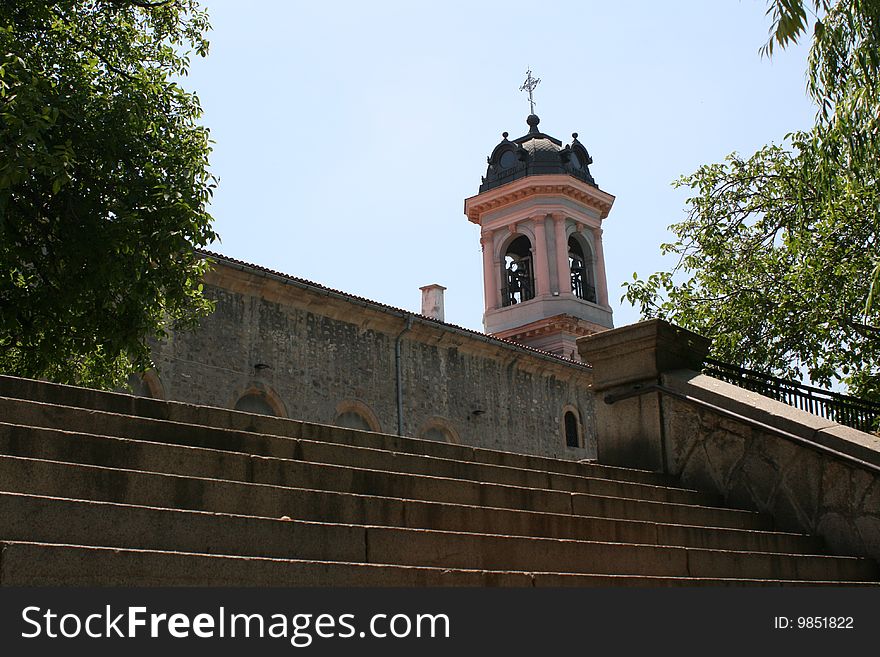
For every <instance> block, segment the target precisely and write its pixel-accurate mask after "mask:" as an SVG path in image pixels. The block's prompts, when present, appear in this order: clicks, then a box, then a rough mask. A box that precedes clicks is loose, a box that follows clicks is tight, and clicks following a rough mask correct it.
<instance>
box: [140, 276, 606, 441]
mask: <svg viewBox="0 0 880 657" xmlns="http://www.w3.org/2000/svg"><path fill="white" fill-rule="evenodd" d="M206 282H207V285H206V291H207V294H208V295H209V296H210V297H211V298H213V299H214V300H215V301H216V310H215V312H214V313H213V314H211V315H210V316H209V317H206V318H205V319H203V320H202V322H201V324H200V326H199V328H198V330H196V331H195V332H191V333H178V334H175V335H174V336H173V337H172V338H171V339H170V340H168V341H165V342H162V343H160V344H158V345H156V346H155V349H154V359H155V361H156V368H157V373H158V376H159V379H160V380H161V386H162V388H163V389H164V392H165V395H166V397H167V398H168V399H178V400H184V401H187V402H191V403H195V404H208V405H212V406H220V407H225V408H233V407H234V406H235V404H236V402H237V401H238V400H239V399H240V398H242V397H243V396H247V395H248V394H252V395H258V396H261V398H264V399H266V400H267V402H268V404H269V405H270V406H271V407H273V408H275V409H276V410H277V414H280V415H286V416H287V417H291V418H296V419H300V420H306V421H310V422H320V423H327V424H334V423H336V421H337V417H338V416H339V414H340V411H339V409H340V405H341V404H355V405H357V406H358V407H359V408H366V409H368V410H369V414H371V415H372V417H373V418H375V422H376V425H377V426H374V427H372V428H373V429H374V430H378V431H383V432H387V433H396V431H397V422H398V418H397V385H396V364H395V343H396V341H397V339H398V336H400V354H401V375H402V382H401V383H402V385H401V388H402V393H403V434H404V435H407V436H417V435H418V434H419V431H420V429H423V428H424V427H427V426H432V422H433V423H434V425H436V424H437V422H438V421H439V422H442V424H443V425H444V426H447V427H450V428H451V432H450V433H451V434H454V435H450V437H449V439H450V440H457V441H459V442H460V443H462V444H466V445H474V446H479V447H485V448H490V449H503V450H508V451H515V452H522V453H529V454H537V455H544V456H553V457H560V458H572V459H583V458H594V457H595V455H596V439H595V425H596V423H595V420H594V396H593V393H592V391H591V390H590V389H589V385H590V382H591V375H590V370H589V368H587V367H585V366H583V365H580V364H577V363H572V362H569V361H565V360H563V359H560V358H556V357H553V356H550V355H547V354H542V353H538V352H535V351H530V350H528V349H525V348H522V347H518V346H515V345H512V344H509V343H505V342H502V341H498V340H493V339H491V338H487V337H485V336H481V335H479V334H475V333H471V332H467V331H465V330H462V329H456V328H455V327H449V326H448V325H443V324H440V323H438V322H434V321H431V320H428V319H426V318H421V317H419V316H417V315H407V314H405V313H403V312H402V311H398V310H396V309H390V308H387V307H385V306H382V305H381V304H377V303H373V302H366V301H363V300H355V299H352V298H346V297H345V296H344V295H341V294H335V295H334V294H328V293H327V291H324V290H322V289H320V288H317V289H312V288H309V286H308V285H305V284H303V282H301V281H294V280H287V281H285V279H284V278H283V277H280V276H277V277H266V276H264V275H260V272H259V271H251V270H249V269H248V268H246V267H244V266H242V267H241V268H234V267H231V266H230V265H229V264H227V263H220V264H218V265H217V267H216V268H215V270H214V271H213V272H211V273H210V274H209V275H208V277H207V279H206ZM408 322H412V323H411V325H410V328H407V326H408ZM566 407H573V408H574V409H576V410H577V415H578V418H579V420H580V423H581V426H582V433H583V436H584V444H583V445H582V446H581V447H577V448H571V447H567V446H566V441H565V436H564V432H563V427H562V416H563V413H564V408H566Z"/></svg>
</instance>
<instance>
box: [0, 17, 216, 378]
mask: <svg viewBox="0 0 880 657" xmlns="http://www.w3.org/2000/svg"><path fill="white" fill-rule="evenodd" d="M208 28H209V25H208V21H207V16H206V14H205V12H204V11H203V10H201V9H200V8H199V6H198V3H197V0H166V1H159V0H156V1H153V2H148V1H136V0H55V1H53V0H16V2H4V3H2V5H0V371H2V372H4V373H7V374H14V375H19V376H28V377H39V378H47V379H50V380H55V381H59V382H68V383H80V384H90V385H98V386H104V387H109V386H114V385H118V384H119V383H120V382H121V381H124V379H125V376H126V375H127V374H128V373H129V372H131V371H132V370H143V369H145V368H147V367H149V365H150V356H149V353H150V349H149V340H150V339H152V338H161V337H163V336H164V335H165V332H166V330H167V328H168V327H169V326H188V325H191V324H192V323H193V322H195V321H197V319H198V317H199V316H201V315H203V314H204V313H206V312H207V311H208V310H209V308H210V304H209V303H208V301H207V300H205V299H203V298H202V296H201V284H200V280H201V277H202V274H203V272H204V268H205V266H206V265H205V263H204V262H203V260H202V259H201V258H200V257H199V256H198V254H197V253H195V251H194V247H199V246H204V245H206V244H208V243H210V242H211V241H213V240H214V239H215V238H216V235H215V233H214V232H213V230H212V229H211V221H212V220H211V216H210V215H209V214H208V212H207V204H208V202H209V199H210V197H211V194H212V191H213V188H214V185H215V180H214V178H213V177H212V176H211V174H210V173H209V172H208V168H207V167H208V154H209V152H210V146H209V137H208V130H207V129H206V128H204V127H202V126H200V125H199V124H198V123H197V120H198V118H199V117H200V115H201V109H200V106H199V101H198V98H197V97H196V96H195V95H194V94H192V93H188V92H186V91H185V90H183V89H182V88H181V86H180V85H179V84H178V82H177V80H178V79H179V78H181V77H183V76H185V75H186V73H187V69H188V66H189V57H190V55H191V54H192V53H193V52H194V53H196V54H198V55H200V56H204V55H205V54H206V53H207V50H208V43H207V41H206V40H205V33H206V31H207V29H208Z"/></svg>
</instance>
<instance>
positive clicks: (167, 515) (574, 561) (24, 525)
mask: <svg viewBox="0 0 880 657" xmlns="http://www.w3.org/2000/svg"><path fill="white" fill-rule="evenodd" d="M0 540H3V541H7V540H9V541H24V542H39V543H55V544H64V543H67V544H76V545H92V546H94V547H119V548H136V549H148V550H159V551H168V552H190V553H201V554H216V555H223V556H252V557H272V558H284V559H297V560H311V561H314V560H321V561H340V562H346V563H372V564H388V565H395V566H400V565H404V566H428V567H438V568H456V569H477V570H517V571H529V572H532V571H540V572H550V571H552V572H560V573H581V574H613V575H645V576H662V577H691V576H693V577H708V578H717V577H733V578H739V579H775V578H783V579H793V580H835V581H853V580H855V581H862V580H866V579H870V578H873V577H876V576H877V566H876V564H874V563H873V562H872V561H870V560H867V559H858V558H853V557H831V556H816V555H803V554H801V555H793V554H768V553H762V552H738V551H724V550H706V549H697V548H682V547H671V546H649V545H635V544H629V543H605V542H596V541H582V540H571V539H548V538H533V537H521V536H503V535H487V534H481V533H460V532H440V531H433V530H424V529H401V528H393V527H376V526H360V525H341V524H332V523H315V522H303V521H298V520H273V519H266V518H253V517H242V516H230V515H219V514H211V513H193V512H184V511H176V510H167V509H153V508H145V507H137V506H121V505H108V504H98V503H94V502H76V501H71V500H58V499H52V498H45V497H43V498H38V497H28V496H8V495H7V496H2V497H0Z"/></svg>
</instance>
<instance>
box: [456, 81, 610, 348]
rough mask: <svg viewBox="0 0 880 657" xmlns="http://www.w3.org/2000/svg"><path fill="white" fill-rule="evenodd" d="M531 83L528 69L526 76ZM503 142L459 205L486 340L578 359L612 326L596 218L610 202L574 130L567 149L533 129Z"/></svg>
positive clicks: (533, 120) (534, 123)
mask: <svg viewBox="0 0 880 657" xmlns="http://www.w3.org/2000/svg"><path fill="white" fill-rule="evenodd" d="M529 81H531V82H532V83H533V85H532V87H531V89H529V91H530V96H531V90H532V89H533V88H534V83H535V82H536V81H534V80H532V79H531V72H529V77H528V78H527V80H526V82H527V84H526V85H524V86H523V88H527V86H528V82H529ZM526 123H527V124H528V126H529V132H528V133H527V134H526V135H525V136H523V137H520V138H518V139H514V140H512V141H510V140H508V138H507V133H506V132H505V133H504V134H503V139H502V141H501V143H499V144H498V145H497V146H496V147H495V149H494V150H493V151H492V154H491V155H490V156H489V158H488V162H489V167H488V170H487V172H486V176H485V177H484V178H483V179H482V184H481V185H480V190H479V194H477V195H476V196H472V197H470V198H468V199H466V200H465V202H464V212H465V214H466V215H467V218H468V220H469V221H471V222H473V223H475V224H478V225H479V226H480V229H481V230H480V243H481V244H482V247H483V284H484V287H485V297H486V312H485V314H484V315H483V326H484V328H485V330H486V333H488V334H490V335H494V336H496V337H499V338H506V339H508V340H512V341H514V342H519V343H521V344H525V345H528V346H530V347H535V348H537V349H542V350H545V351H549V352H551V353H554V354H556V355H559V356H565V357H569V358H577V346H576V344H575V341H576V340H577V338H579V337H581V336H584V335H589V334H591V333H596V332H598V331H603V330H605V329H609V328H612V327H613V323H612V319H611V306H610V305H609V303H608V285H607V283H606V280H605V258H604V255H603V251H602V221H603V220H604V219H605V218H606V217H607V216H608V213H609V212H610V211H611V206H612V204H613V203H614V197H613V196H612V195H610V194H608V193H607V192H604V191H602V190H601V189H599V187H598V186H597V185H596V182H595V180H593V176H592V175H590V169H589V165H590V164H592V162H593V160H592V158H591V157H590V155H589V153H588V152H587V149H586V148H585V147H584V146H583V144H581V143H580V142H579V141H578V139H577V137H578V135H577V133H574V134H573V135H572V142H571V143H570V144H568V145H566V146H563V145H562V142H561V141H559V140H558V139H555V138H554V137H551V136H549V135H547V134H544V133H543V132H541V131H540V130H539V129H538V124H539V123H540V119H539V118H538V117H537V116H535V115H534V114H531V115H529V117H528V119H527V120H526Z"/></svg>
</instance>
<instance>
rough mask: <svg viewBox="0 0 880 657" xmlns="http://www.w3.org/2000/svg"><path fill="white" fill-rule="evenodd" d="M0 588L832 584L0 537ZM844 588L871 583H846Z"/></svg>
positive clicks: (833, 582)
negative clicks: (280, 555) (502, 568)
mask: <svg viewBox="0 0 880 657" xmlns="http://www.w3.org/2000/svg"><path fill="white" fill-rule="evenodd" d="M0 554H2V558H0V586H264V587H269V586H277V587H298V586H374V587H375V586H386V587H388V586H395V587H424V586H444V587H448V586H457V587H461V586H470V587H477V586H481V587H482V586H505V587H538V586H540V587H560V586H602V587H609V586H626V587H633V586H637V587H646V586H651V587H660V586H742V585H749V586H780V585H789V586H791V585H801V586H840V585H841V584H842V582H836V581H818V580H816V581H797V580H746V579H734V578H697V577H645V576H640V575H583V574H570V573H554V572H549V573H542V572H515V571H481V570H473V569H468V570H464V569H451V568H425V567H414V566H391V565H373V564H359V563H340V562H328V561H302V560H287V559H270V558H265V557H229V556H215V555H206V554H190V553H181V552H161V551H155V550H133V549H118V548H102V547H89V546H80V545H51V544H43V543H35V542H12V541H4V542H2V543H0ZM845 584H846V586H876V582H853V581H848V582H846V583H845Z"/></svg>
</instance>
